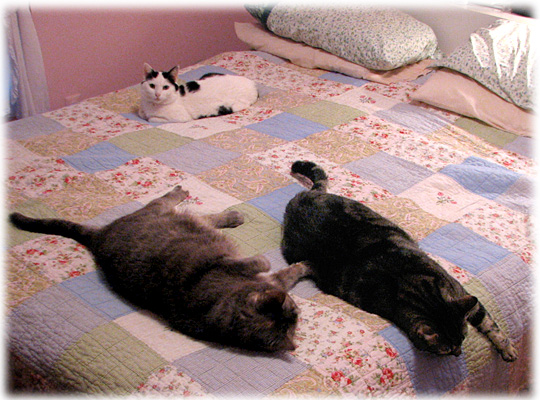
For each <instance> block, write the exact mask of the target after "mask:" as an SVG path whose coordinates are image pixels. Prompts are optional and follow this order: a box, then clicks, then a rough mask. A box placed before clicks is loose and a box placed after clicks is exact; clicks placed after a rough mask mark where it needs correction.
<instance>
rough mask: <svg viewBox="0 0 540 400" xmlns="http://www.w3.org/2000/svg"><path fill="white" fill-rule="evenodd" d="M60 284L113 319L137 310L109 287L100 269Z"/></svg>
mask: <svg viewBox="0 0 540 400" xmlns="http://www.w3.org/2000/svg"><path fill="white" fill-rule="evenodd" d="M60 285H61V286H62V287H63V288H65V289H67V290H69V291H70V292H71V293H73V295H75V296H77V297H78V298H79V299H81V301H82V302H84V303H85V304H88V306H90V307H92V308H95V309H97V310H99V311H101V312H102V313H103V315H105V316H106V317H108V318H110V319H111V320H113V319H116V318H119V317H121V316H124V315H127V314H130V313H132V312H135V311H137V310H136V309H135V308H134V307H133V306H132V305H131V304H129V303H128V302H126V301H125V300H123V299H122V298H120V297H119V296H118V295H117V294H115V293H114V292H112V291H111V289H109V287H108V286H107V284H106V283H105V282H104V281H103V278H102V277H101V275H100V274H99V272H98V271H92V272H89V273H87V274H85V275H81V276H78V277H75V278H72V279H69V280H67V281H65V282H63V283H61V284H60Z"/></svg>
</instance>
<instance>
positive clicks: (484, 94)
mask: <svg viewBox="0 0 540 400" xmlns="http://www.w3.org/2000/svg"><path fill="white" fill-rule="evenodd" d="M411 98H412V100H418V101H422V102H424V103H427V104H430V105H432V106H435V107H439V108H442V109H444V110H450V111H453V112H455V113H457V114H461V115H466V116H469V117H473V118H477V119H479V120H480V121H483V122H486V123H487V124H489V125H492V126H494V127H496V128H499V129H502V130H505V131H508V132H512V133H515V134H517V135H524V136H532V135H533V131H534V115H533V113H532V112H530V111H526V110H524V109H522V108H520V107H518V106H516V105H515V104H513V103H511V102H509V101H506V100H504V99H503V98H502V97H500V96H498V95H496V94H495V93H493V92H492V91H491V90H489V89H488V88H486V87H485V86H483V85H481V84H480V83H478V82H477V81H475V80H474V79H472V78H469V77H468V76H466V75H463V74H460V73H459V72H456V71H453V70H450V69H446V68H442V69H439V70H437V71H436V72H435V73H433V74H430V76H429V79H428V80H427V81H426V82H425V83H424V84H423V85H422V86H420V88H419V89H418V90H417V91H416V92H414V93H413V95H412V96H411Z"/></svg>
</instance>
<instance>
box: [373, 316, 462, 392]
mask: <svg viewBox="0 0 540 400" xmlns="http://www.w3.org/2000/svg"><path fill="white" fill-rule="evenodd" d="M379 333H380V334H381V335H382V336H383V337H384V338H385V339H386V340H387V341H388V342H390V344H391V345H392V346H394V347H395V348H396V349H398V350H399V355H400V356H401V358H403V360H404V361H405V364H406V365H407V369H408V370H409V372H410V376H411V378H412V382H413V385H414V388H415V390H416V391H417V392H418V394H428V395H429V394H431V395H433V394H437V393H444V392H447V391H449V390H451V389H452V388H454V387H455V386H456V385H457V384H459V383H460V382H462V381H463V379H465V378H466V377H467V375H468V370H467V363H466V361H465V357H464V355H463V354H461V355H460V356H459V357H455V356H438V355H436V354H431V353H427V352H424V351H420V350H418V349H417V348H416V347H414V346H413V344H412V343H411V341H410V340H409V338H408V337H407V336H406V335H405V334H404V333H403V332H402V331H401V330H399V329H398V328H396V327H395V326H390V327H388V328H386V329H384V330H382V331H381V332H379Z"/></svg>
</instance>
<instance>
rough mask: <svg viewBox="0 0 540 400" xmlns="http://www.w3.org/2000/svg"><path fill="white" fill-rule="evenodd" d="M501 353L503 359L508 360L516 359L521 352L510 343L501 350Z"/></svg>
mask: <svg viewBox="0 0 540 400" xmlns="http://www.w3.org/2000/svg"><path fill="white" fill-rule="evenodd" d="M499 353H500V354H501V357H502V359H503V360H504V361H506V362H513V361H516V360H517V358H518V354H519V353H518V351H517V350H516V349H515V347H514V346H512V345H511V344H508V346H506V348H505V349H501V350H499Z"/></svg>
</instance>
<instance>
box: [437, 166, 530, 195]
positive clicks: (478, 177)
mask: <svg viewBox="0 0 540 400" xmlns="http://www.w3.org/2000/svg"><path fill="white" fill-rule="evenodd" d="M440 173H441V174H445V175H447V176H450V177H452V178H453V179H454V180H455V181H456V182H458V183H459V184H460V185H462V186H463V187H464V188H466V189H467V190H470V191H471V192H473V193H476V194H478V195H480V196H483V197H485V198H487V199H491V200H493V199H495V198H496V197H497V196H499V195H501V194H503V193H504V192H506V191H507V190H508V189H509V188H510V186H512V185H513V184H514V183H515V182H516V181H517V180H518V179H519V177H520V175H519V174H518V173H516V172H513V171H510V170H509V169H507V168H505V167H503V166H501V165H498V164H495V163H492V162H490V161H486V160H484V159H482V158H479V157H469V158H467V159H466V160H465V161H463V163H461V164H459V165H449V166H447V167H445V168H443V169H442V170H441V171H440Z"/></svg>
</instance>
